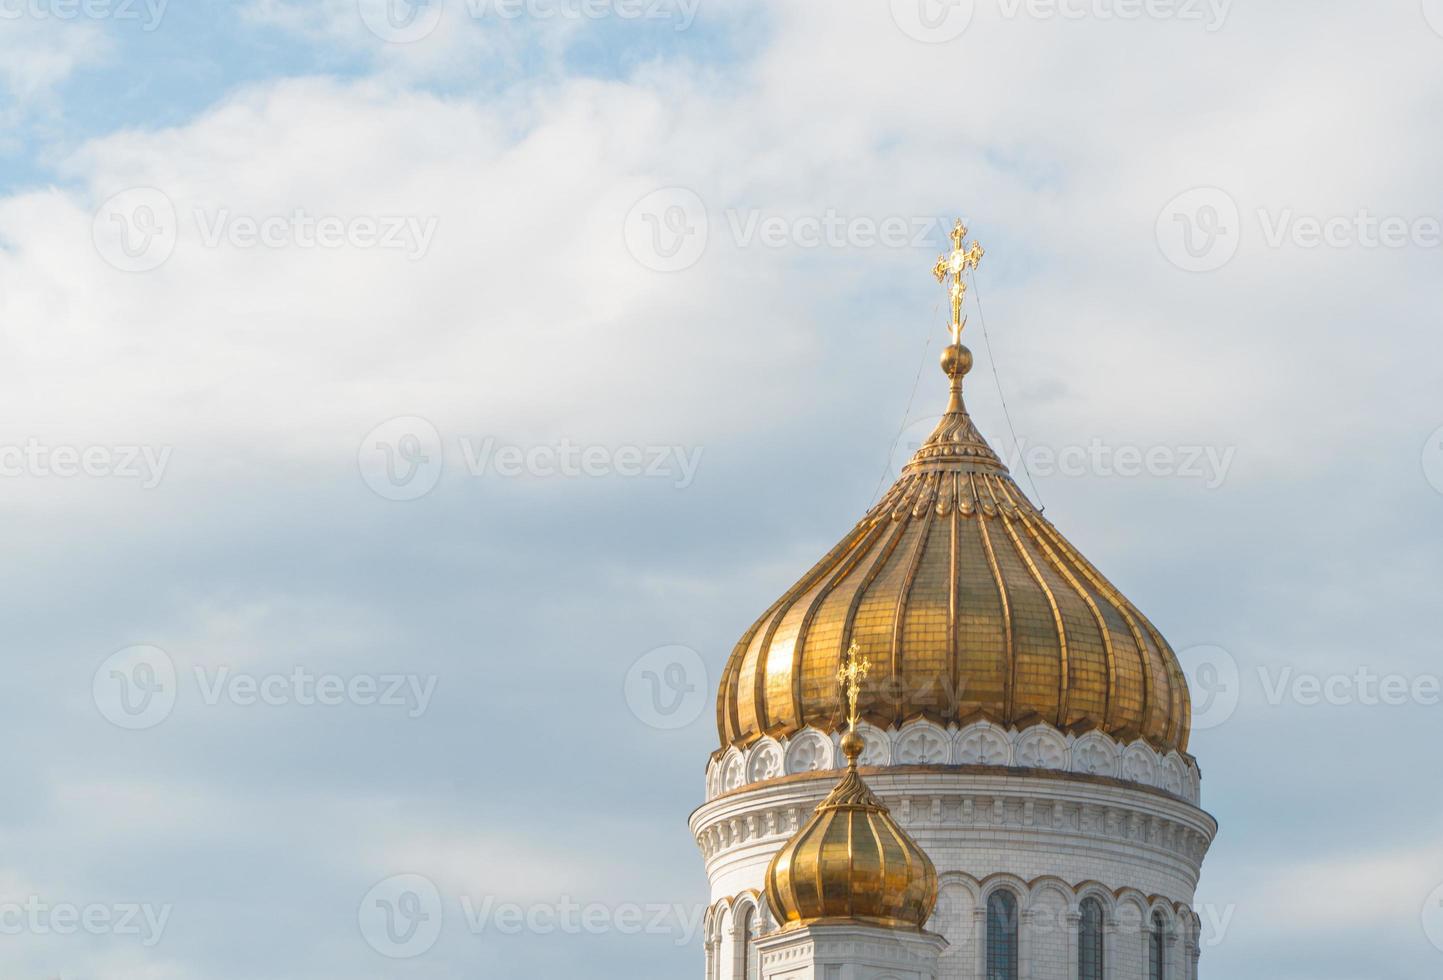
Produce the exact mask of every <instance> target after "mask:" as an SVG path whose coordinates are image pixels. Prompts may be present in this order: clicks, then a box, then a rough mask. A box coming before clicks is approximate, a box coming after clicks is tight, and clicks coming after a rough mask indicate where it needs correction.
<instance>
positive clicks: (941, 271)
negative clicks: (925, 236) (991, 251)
mask: <svg viewBox="0 0 1443 980" xmlns="http://www.w3.org/2000/svg"><path fill="white" fill-rule="evenodd" d="M966 240H967V226H966V225H964V224H963V223H962V219H961V218H958V219H957V224H956V226H954V227H953V229H952V251H951V252H948V253H947V254H946V255H940V256H938V257H937V264H936V265H935V266H933V267H932V275H934V276H936V277H937V281H938V282H940V283H946V282H947V277H948V276H951V277H952V282H951V284H950V285H948V287H947V292H948V294H949V295H950V296H951V297H952V322H951V325H950V328H951V330H952V343H954V344H960V343H961V342H962V328H963V327H964V326H966V324H967V318H966V317H964V316H963V315H962V299H963V297H965V296H966V295H967V283H966V282H965V281H964V280H963V278H962V277H963V276H964V275H966V274H967V272H968V271H969V270H971V269H975V268H977V266H978V264H980V263H981V261H982V255H983V252H982V246H981V245H979V244H978V243H977V242H975V241H974V242H973V243H972V244H971V245H966ZM964 245H966V247H964Z"/></svg>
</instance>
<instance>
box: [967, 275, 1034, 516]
mask: <svg viewBox="0 0 1443 980" xmlns="http://www.w3.org/2000/svg"><path fill="white" fill-rule="evenodd" d="M971 279H972V295H973V298H974V299H975V300H976V301H977V319H978V320H979V321H981V323H982V342H983V343H984V344H986V345H987V360H988V361H989V362H991V364H992V380H993V382H994V383H995V384H996V385H997V399H998V400H999V401H1000V402H1001V403H1002V417H1003V418H1004V419H1006V420H1007V432H1008V434H1010V435H1011V436H1012V446H1013V448H1014V449H1016V450H1017V461H1018V462H1019V463H1021V464H1022V472H1023V473H1026V474H1027V483H1028V485H1029V486H1030V487H1032V496H1033V498H1034V499H1035V500H1036V501H1037V512H1038V513H1039V514H1045V513H1047V505H1046V504H1044V503H1043V502H1042V493H1041V491H1039V490H1038V489H1037V481H1036V480H1034V479H1033V478H1032V471H1031V470H1029V469H1028V468H1027V454H1026V453H1025V452H1023V451H1022V446H1021V444H1020V443H1019V442H1018V441H1017V429H1016V427H1015V426H1013V424H1012V412H1011V410H1010V409H1008V407H1007V396H1006V395H1005V394H1004V393H1003V391H1002V376H1001V375H999V374H998V373H997V354H996V353H995V352H994V351H993V350H992V338H990V337H988V336H987V314H985V313H983V312H982V290H980V289H978V288H977V275H976V273H972V274H971Z"/></svg>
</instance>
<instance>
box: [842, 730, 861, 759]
mask: <svg viewBox="0 0 1443 980" xmlns="http://www.w3.org/2000/svg"><path fill="white" fill-rule="evenodd" d="M866 750H867V743H866V742H865V741H863V740H862V736H860V735H858V734H857V733H856V732H855V731H849V732H847V734H845V735H843V736H842V755H844V756H846V757H847V765H848V766H850V767H855V766H856V765H857V760H858V759H860V758H861V757H862V753H863V752H865V751H866Z"/></svg>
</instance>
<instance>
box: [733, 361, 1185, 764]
mask: <svg viewBox="0 0 1443 980" xmlns="http://www.w3.org/2000/svg"><path fill="white" fill-rule="evenodd" d="M971 365H972V356H971V354H970V353H969V352H968V351H967V349H966V348H965V347H962V346H961V344H953V345H952V346H950V347H948V348H947V349H946V350H945V351H944V352H943V355H942V366H943V370H944V371H945V372H946V373H947V375H948V376H949V378H950V379H951V382H952V393H951V401H950V403H949V404H948V406H947V412H946V414H945V415H944V416H943V417H942V420H941V421H940V422H939V423H938V425H937V427H936V429H935V430H934V431H933V432H932V434H931V436H929V437H928V439H927V441H926V442H925V443H924V444H923V445H922V446H921V448H920V449H918V450H917V452H916V454H915V455H914V456H913V457H912V459H911V461H910V462H909V463H908V464H907V466H906V467H905V468H904V469H903V471H902V475H901V478H900V479H898V480H897V482H896V483H895V484H894V485H893V486H892V488H891V489H890V490H888V491H887V493H886V494H885V495H884V496H883V497H882V500H881V501H880V502H879V503H878V504H877V505H876V506H875V507H873V508H872V510H871V511H870V512H869V513H868V514H867V515H866V517H864V518H863V519H862V521H861V522H860V523H859V524H857V526H856V527H855V528H853V529H852V531H851V532H850V533H849V534H848V535H847V536H846V537H845V538H843V539H842V541H841V543H840V544H838V545H837V546H836V547H835V548H833V549H832V551H831V552H830V553H829V554H827V555H826V557H824V558H823V559H822V560H821V561H820V562H819V563H818V564H817V565H816V566H815V567H814V568H813V569H812V570H811V571H810V572H808V573H807V574H806V575H805V576H803V578H802V579H801V581H799V582H798V583H797V584H796V585H794V586H793V587H792V588H791V589H790V590H788V591H787V593H786V594H785V595H784V596H782V598H781V599H779V600H778V601H777V602H776V603H775V604H773V606H772V607H771V608H770V609H768V610H767V612H766V613H765V614H764V615H763V616H762V617H761V619H759V620H757V622H756V623H755V624H754V625H753V626H752V628H751V629H749V630H748V631H747V632H746V634H745V635H744V636H743V637H742V639H741V641H740V642H739V643H738V644H737V646H736V649H735V650H734V651H733V652H732V656H731V659H730V661H729V662H728V664H727V667H726V669H725V671H724V672H723V674H722V679H721V686H720V691H719V695H718V702H717V727H718V730H719V733H720V735H721V742H722V747H723V748H725V747H726V746H730V745H736V746H743V747H744V746H747V745H750V744H752V743H753V742H756V741H757V740H758V739H760V738H762V737H764V736H768V735H770V736H772V737H778V738H780V737H787V736H791V735H794V734H796V733H797V732H799V731H801V730H802V729H803V728H805V727H807V726H813V727H816V728H819V729H822V730H823V731H836V730H838V729H839V728H840V727H841V719H840V718H839V717H838V712H837V704H836V698H835V688H834V683H833V677H834V675H835V674H836V672H837V668H838V665H839V664H840V663H841V660H842V655H843V652H844V651H846V650H847V649H848V647H849V646H850V645H851V644H853V643H856V644H858V646H859V648H860V651H861V653H862V655H864V656H865V657H867V658H868V659H869V660H870V661H871V662H872V663H873V664H874V665H875V667H876V669H877V674H876V675H874V676H877V677H879V681H878V682H877V683H874V684H873V685H871V686H870V689H869V691H868V694H867V697H866V698H865V699H864V701H863V703H862V717H863V718H864V719H865V720H866V721H868V722H870V723H872V724H873V725H876V726H878V727H880V728H884V729H885V728H888V727H891V726H900V725H903V724H905V723H907V722H909V721H912V720H914V719H917V718H927V719H930V720H932V721H934V722H936V723H938V724H940V725H944V726H945V725H949V724H956V725H966V724H970V723H971V722H973V721H978V720H987V721H992V722H995V723H997V724H999V725H1002V726H1003V727H1007V728H1014V727H1015V728H1022V727H1026V726H1028V725H1032V724H1036V723H1039V722H1041V723H1046V724H1049V725H1052V726H1054V727H1056V728H1058V729H1060V730H1062V731H1064V732H1072V733H1077V734H1081V733H1083V732H1087V731H1094V730H1100V731H1103V732H1105V733H1107V734H1108V735H1111V736H1112V737H1114V738H1116V739H1118V740H1119V741H1122V742H1131V741H1135V740H1137V739H1146V740H1147V741H1148V742H1149V743H1151V744H1152V745H1153V746H1154V747H1155V748H1157V749H1158V750H1160V751H1163V752H1166V751H1169V750H1172V749H1177V750H1178V751H1181V752H1185V751H1186V750H1187V743H1188V732H1189V728H1190V725H1191V702H1190V700H1189V698H1188V691H1187V683H1186V681H1185V680H1184V678H1183V672H1182V668H1181V667H1180V666H1179V664H1178V661H1177V657H1176V656H1174V654H1173V652H1172V649H1171V648H1170V647H1169V646H1168V644H1167V641H1166V640H1164V639H1163V638H1162V634H1160V633H1159V632H1158V631H1157V629H1156V628H1154V627H1153V625H1152V623H1150V622H1149V621H1148V619H1147V617H1145V616H1144V615H1143V614H1142V613H1140V612H1139V611H1138V610H1137V608H1136V607H1134V606H1133V605H1132V603H1130V602H1129V601H1128V600H1127V599H1126V598H1125V597H1124V596H1123V595H1122V593H1121V592H1119V591H1118V590H1117V588H1116V587H1114V586H1113V585H1112V583H1110V582H1109V581H1108V580H1107V579H1106V578H1104V577H1103V576H1102V574H1101V573H1100V572H1099V571H1098V570H1097V569H1096V568H1094V567H1093V565H1092V564H1091V563H1090V562H1088V561H1087V559H1086V558H1084V557H1083V556H1082V554H1081V553H1080V552H1078V550H1077V549H1076V548H1074V547H1073V546H1072V544H1071V543H1070V542H1068V540H1067V539H1066V538H1064V537H1063V536H1062V535H1061V534H1060V533H1059V532H1058V530H1057V529H1056V528H1055V527H1053V526H1052V524H1051V523H1050V522H1049V521H1048V520H1047V519H1046V518H1044V517H1043V516H1042V514H1041V512H1040V511H1038V510H1037V508H1036V507H1034V506H1033V505H1032V503H1031V501H1029V500H1028V499H1027V498H1026V497H1025V496H1023V494H1022V491H1021V490H1020V489H1018V487H1017V484H1016V483H1014V482H1013V480H1012V477H1011V476H1010V475H1009V474H1008V471H1007V467H1006V466H1004V465H1003V463H1002V461H1001V460H1000V459H999V458H998V457H997V454H996V453H994V452H993V451H992V449H991V447H989V446H988V445H987V443H986V441H985V440H984V439H983V438H982V436H981V434H980V433H979V432H978V431H977V428H976V426H975V425H974V424H973V422H972V419H971V417H970V416H969V415H968V414H967V410H966V408H965V407H964V405H963V402H962V377H963V375H965V374H966V373H967V370H968V369H969V368H970V367H971Z"/></svg>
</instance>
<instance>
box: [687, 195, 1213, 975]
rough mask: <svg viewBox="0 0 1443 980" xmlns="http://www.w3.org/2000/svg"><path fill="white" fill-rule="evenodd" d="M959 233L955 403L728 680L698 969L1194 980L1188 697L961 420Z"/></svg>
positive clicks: (941, 263) (697, 818)
mask: <svg viewBox="0 0 1443 980" xmlns="http://www.w3.org/2000/svg"><path fill="white" fill-rule="evenodd" d="M966 234H967V232H966V229H965V228H964V227H962V225H961V223H960V222H959V223H958V225H957V228H956V229H955V230H954V231H953V233H952V243H953V248H952V250H951V251H950V253H949V254H947V255H944V256H942V258H940V259H939V260H938V263H937V267H936V269H935V270H934V272H935V274H936V275H937V278H938V279H939V280H940V281H943V282H944V283H946V284H947V285H948V288H949V295H950V299H951V309H952V318H951V332H952V337H951V340H952V343H951V344H950V345H949V346H948V347H947V348H946V349H945V350H944V351H943V353H942V369H943V371H944V373H945V374H946V375H947V378H948V380H949V383H950V387H951V392H950V398H949V402H948V406H947V411H946V414H945V415H944V416H943V417H942V420H941V421H940V422H939V424H938V425H937V427H936V429H935V430H934V431H933V432H932V434H931V435H930V436H929V437H928V438H927V440H926V441H925V442H924V443H923V445H922V446H921V447H920V448H919V449H918V450H917V452H916V454H915V455H914V456H913V457H912V459H911V460H910V462H908V463H907V465H906V466H905V467H904V469H903V471H902V474H901V477H900V479H898V481H897V482H896V484H894V485H893V486H892V488H891V489H890V490H888V491H887V492H886V494H884V495H883V497H882V499H881V501H880V502H879V503H878V504H877V505H876V506H875V507H873V508H872V509H871V510H870V511H869V512H868V513H867V514H866V516H865V517H863V518H862V520H861V521H860V522H859V523H858V524H857V525H856V526H855V527H854V528H853V529H852V530H851V531H850V532H849V533H848V534H847V535H846V536H845V537H844V538H843V539H842V541H841V542H840V543H839V544H838V545H837V546H836V547H834V548H833V549H832V550H831V551H830V552H829V553H828V554H827V555H825V556H824V557H823V558H822V559H821V560H820V561H819V562H818V563H817V564H816V565H815V566H814V567H813V568H812V569H811V570H810V571H809V572H807V573H806V575H804V576H803V577H802V578H801V580H800V581H798V582H797V584H796V585H794V586H792V588H790V589H789V590H787V592H786V593H785V594H784V595H783V596H782V597H781V598H780V599H778V600H777V601H776V602H775V603H774V604H773V605H772V607H771V608H770V609H768V610H767V611H766V612H765V613H764V614H763V615H762V616H761V618H760V619H758V620H757V621H756V623H755V624H753V625H752V627H751V628H750V629H749V630H747V632H746V633H745V634H744V635H743V636H742V638H741V640H740V642H739V643H738V644H737V646H736V649H735V650H734V651H733V653H732V655H731V659H730V661H729V662H728V664H727V666H726V669H725V670H724V672H723V674H722V677H721V682H720V690H719V692H718V698H717V728H718V733H719V736H720V741H721V745H720V748H719V749H718V750H717V751H716V753H715V754H714V755H713V757H712V759H711V762H710V764H709V765H708V767H707V780H706V795H707V801H706V803H705V804H703V805H702V806H701V807H700V808H699V809H698V810H697V811H696V812H695V813H694V814H693V815H692V819H691V827H692V831H693V832H694V834H695V836H696V839H697V842H698V844H699V846H700V847H701V851H702V854H703V856H704V858H705V861H706V869H707V874H708V877H709V878H710V881H711V902H712V905H711V910H710V913H709V914H708V916H707V932H706V935H707V942H706V949H707V974H706V976H707V980H762V978H764V977H765V978H767V980H778V978H782V977H785V978H787V980H806V978H810V977H815V978H817V980H869V978H872V977H884V976H885V977H915V978H917V980H930V978H935V980H1196V978H1197V971H1198V955H1199V927H1200V922H1199V919H1198V916H1197V915H1196V914H1195V913H1194V912H1193V909H1192V902H1193V894H1194V891H1195V889H1196V887H1197V882H1198V876H1199V873H1200V870H1201V865H1202V860H1203V857H1204V856H1205V855H1206V853H1207V850H1208V848H1209V846H1210V845H1211V843H1212V840H1213V837H1214V836H1215V834H1216V833H1217V824H1216V822H1215V821H1214V820H1213V819H1212V817H1210V816H1209V815H1208V814H1207V813H1205V812H1204V811H1203V810H1202V809H1201V808H1200V806H1199V803H1200V796H1201V794H1200V791H1201V784H1200V775H1199V771H1198V767H1197V764H1196V762H1195V760H1194V759H1193V758H1192V756H1191V755H1189V754H1188V751H1187V747H1188V735H1189V727H1190V712H1191V702H1190V700H1189V696H1188V690H1187V684H1186V681H1185V680H1184V678H1183V673H1182V669H1181V667H1180V666H1179V664H1178V661H1177V658H1176V656H1175V655H1174V654H1173V651H1172V648H1171V647H1169V646H1168V643H1167V641H1166V640H1164V639H1163V637H1162V635H1161V633H1159V632H1158V630H1157V629H1156V628H1155V627H1154V626H1153V625H1152V623H1151V622H1149V621H1148V619H1147V617H1145V616H1144V615H1143V614H1142V613H1141V612H1139V611H1138V610H1137V608H1136V607H1134V606H1133V605H1132V603H1131V602H1129V601H1128V600H1127V599H1126V597H1124V596H1123V595H1122V593H1121V592H1119V591H1118V590H1117V588H1116V587H1115V586H1113V585H1112V584H1111V583H1110V582H1109V581H1108V580H1107V579H1106V578H1105V577H1104V576H1103V575H1102V573H1101V572H1099V571H1098V570H1097V569H1096V568H1095V567H1094V566H1093V565H1092V564H1091V563H1090V562H1089V561H1087V559H1086V558H1084V557H1083V556H1082V555H1081V554H1080V553H1079V552H1078V551H1077V549H1076V548H1074V547H1073V546H1072V544H1071V543H1070V542H1068V540H1067V539H1066V538H1064V537H1063V536H1062V534H1061V533H1060V532H1059V531H1058V530H1057V529H1056V528H1055V527H1053V525H1052V524H1051V523H1050V522H1049V521H1048V520H1047V519H1046V518H1045V517H1043V516H1042V514H1041V512H1040V511H1038V510H1037V508H1036V507H1034V506H1033V504H1032V503H1031V502H1030V501H1029V500H1028V499H1027V498H1026V497H1025V496H1024V495H1023V494H1022V492H1021V490H1020V489H1019V488H1018V487H1017V485H1016V483H1014V482H1013V480H1012V478H1011V476H1010V475H1009V473H1008V470H1007V467H1006V466H1005V465H1003V463H1002V461H1001V460H1000V459H999V458H998V456H997V454H996V453H995V452H993V450H992V449H991V447H989V446H988V444H987V442H986V441H985V440H984V439H983V438H982V435H981V434H980V433H979V432H978V430H977V428H976V426H975V425H974V424H973V422H972V419H971V418H970V416H969V415H968V414H967V409H966V407H965V405H964V403H963V399H962V383H963V378H964V376H965V375H966V374H967V372H968V371H969V370H970V369H971V367H972V355H971V352H970V351H968V350H967V348H966V347H964V346H963V345H962V343H961V333H962V329H963V327H964V326H965V323H966V321H965V318H964V317H963V316H962V309H963V300H964V298H965V294H966V291H967V287H966V281H965V276H966V274H967V273H968V272H969V271H970V270H971V269H972V268H975V267H976V265H977V263H978V262H979V261H980V260H981V258H982V249H981V248H980V247H979V246H977V245H976V244H975V243H973V244H971V245H970V246H968V245H967V243H966ZM859 664H866V665H867V666H868V667H870V670H871V680H870V681H869V682H868V683H867V684H866V686H865V689H861V688H859V687H858V686H857V684H856V678H855V676H853V678H852V681H850V682H847V681H846V677H847V675H848V673H849V671H850V672H851V673H853V675H855V671H856V669H857V667H858V665H859ZM839 675H840V676H841V677H842V678H843V680H842V681H839V679H838V678H839ZM843 683H846V684H847V690H848V694H849V696H850V697H849V698H848V700H849V703H850V705H851V706H852V707H853V710H851V711H844V710H843V707H842V701H843V700H844V699H843V698H842V697H840V696H839V695H840V694H841V693H842V690H843V687H842V684H843ZM849 722H854V724H849ZM842 766H845V774H844V775H843V776H842V779H841V782H840V783H838V782H837V774H836V771H837V769H838V768H840V767H842ZM864 779H865V782H864ZM894 829H895V831H896V833H895V834H893V830H894ZM869 838H870V840H869ZM839 840H845V841H846V842H847V844H846V847H845V848H842V847H841V845H839V844H836V843H835V842H836V841H839ZM829 841H830V842H832V843H831V844H828V842H829ZM838 848H841V849H840V850H839V849H838ZM899 861H900V863H899ZM843 865H845V870H842V868H843ZM859 869H861V870H859ZM929 880H931V881H934V882H935V888H936V892H935V905H934V904H932V900H931V897H930V896H929V895H927V894H926V892H927V887H928V886H927V882H928V881H929ZM904 881H905V882H906V884H905V885H904V884H903V882H904ZM924 899H926V900H925V901H924ZM938 937H940V938H938ZM809 944H810V945H809ZM839 944H840V945H839ZM808 949H810V950H811V952H810V953H807V952H803V951H805V950H808ZM824 950H825V951H826V952H823V951H824ZM848 950H850V952H848ZM929 951H930V952H929ZM887 955H895V957H897V958H898V959H897V962H883V960H885V959H886V956H887ZM849 957H850V958H849ZM787 964H791V967H790V968H789V969H778V967H787ZM929 964H931V965H929ZM929 971H930V972H929Z"/></svg>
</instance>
